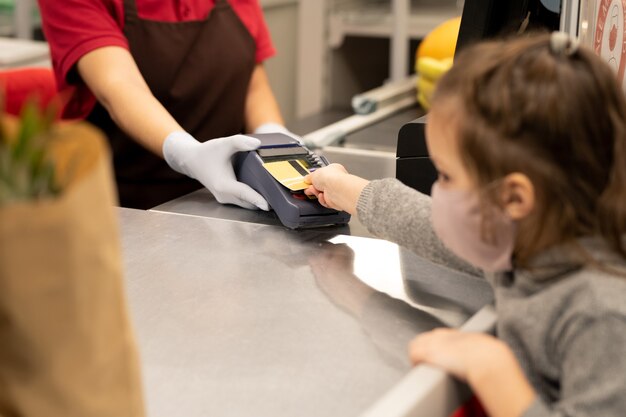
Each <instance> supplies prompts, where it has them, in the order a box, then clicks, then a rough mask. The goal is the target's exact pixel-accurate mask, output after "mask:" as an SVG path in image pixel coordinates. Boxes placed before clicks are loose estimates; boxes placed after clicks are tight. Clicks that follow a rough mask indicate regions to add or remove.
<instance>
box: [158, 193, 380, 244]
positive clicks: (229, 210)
mask: <svg viewBox="0 0 626 417" xmlns="http://www.w3.org/2000/svg"><path fill="white" fill-rule="evenodd" d="M150 211H154V212H161V213H172V214H178V215H183V216H194V217H205V218H215V219H222V220H229V221H234V222H244V223H255V224H263V225H270V226H276V227H280V228H285V227H284V226H283V225H282V224H281V223H280V220H278V216H277V215H276V213H274V212H273V211H269V212H265V211H261V210H255V211H253V210H246V209H243V208H240V207H236V206H231V205H228V206H226V205H223V204H220V203H218V202H217V201H216V200H215V198H214V197H213V195H212V194H211V193H210V192H209V191H208V190H206V189H202V190H198V191H195V192H193V193H190V194H187V195H184V196H182V197H180V198H177V199H175V200H172V201H168V202H167V203H163V204H161V205H159V206H157V207H154V208H152V209H151V210H150ZM285 229H286V228H285ZM316 230H317V232H318V233H322V234H325V235H329V236H335V235H337V234H350V235H355V236H371V234H370V233H369V232H368V231H367V229H366V228H365V227H364V226H363V225H362V224H361V223H359V221H358V220H357V219H355V218H354V216H353V218H352V220H350V223H349V224H348V225H344V226H325V227H321V228H318V229H316Z"/></svg>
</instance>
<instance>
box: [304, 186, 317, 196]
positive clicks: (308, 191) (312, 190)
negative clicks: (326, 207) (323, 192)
mask: <svg viewBox="0 0 626 417" xmlns="http://www.w3.org/2000/svg"><path fill="white" fill-rule="evenodd" d="M319 193H320V191H319V190H318V189H317V188H315V187H313V186H310V187H309V188H306V189H305V190H304V194H306V195H314V196H316V197H317V196H318V195H319Z"/></svg>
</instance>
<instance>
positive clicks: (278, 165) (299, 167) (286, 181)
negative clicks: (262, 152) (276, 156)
mask: <svg viewBox="0 0 626 417" xmlns="http://www.w3.org/2000/svg"><path fill="white" fill-rule="evenodd" d="M263 167H264V168H265V169H266V170H267V172H269V173H270V174H271V175H272V177H274V178H275V179H276V181H278V182H279V183H281V184H282V185H284V186H285V187H287V188H289V189H290V190H291V191H300V190H304V189H306V188H308V187H309V184H307V183H305V182H304V177H306V176H307V175H308V174H309V171H308V170H307V169H306V166H305V165H304V163H303V162H302V161H300V160H299V159H291V160H288V161H275V162H266V163H264V164H263Z"/></svg>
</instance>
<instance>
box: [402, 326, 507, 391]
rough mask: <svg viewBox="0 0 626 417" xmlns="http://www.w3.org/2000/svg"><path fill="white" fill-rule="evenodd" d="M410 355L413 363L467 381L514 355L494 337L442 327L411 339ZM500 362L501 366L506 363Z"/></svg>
mask: <svg viewBox="0 0 626 417" xmlns="http://www.w3.org/2000/svg"><path fill="white" fill-rule="evenodd" d="M409 356H410V357H411V361H412V362H413V363H414V364H415V365H418V364H420V363H426V364H430V365H433V366H436V367H438V368H441V369H443V370H444V371H446V372H448V373H450V374H452V375H454V376H455V377H457V378H459V379H461V380H464V381H467V380H469V379H471V378H472V377H473V376H474V375H476V374H478V373H479V372H483V371H487V370H488V369H492V367H493V366H494V365H495V364H497V363H499V361H507V360H509V359H510V358H512V357H513V354H512V353H511V352H510V349H509V348H508V346H506V345H505V344H504V343H503V342H501V341H500V340H498V339H496V338H495V337H493V336H489V335H486V334H482V333H463V332H460V331H458V330H454V329H445V328H442V329H435V330H433V331H430V332H427V333H423V334H420V335H419V336H417V337H416V338H415V339H413V341H412V342H411V343H410V345H409ZM513 360H514V358H513ZM501 365H502V368H500V369H503V368H504V367H505V366H504V365H505V364H501ZM495 366H496V367H497V368H499V366H498V365H495Z"/></svg>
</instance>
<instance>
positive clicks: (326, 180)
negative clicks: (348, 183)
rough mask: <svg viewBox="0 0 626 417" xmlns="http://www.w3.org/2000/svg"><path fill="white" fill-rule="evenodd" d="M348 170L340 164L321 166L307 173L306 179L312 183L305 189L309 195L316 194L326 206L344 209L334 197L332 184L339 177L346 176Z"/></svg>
mask: <svg viewBox="0 0 626 417" xmlns="http://www.w3.org/2000/svg"><path fill="white" fill-rule="evenodd" d="M347 174H348V171H346V169H345V168H344V167H343V165H340V164H330V165H328V166H327V167H324V168H320V169H317V170H315V171H314V172H312V173H311V174H309V175H307V176H306V177H305V178H304V181H305V182H306V183H308V184H311V186H310V187H309V188H307V189H306V190H304V193H305V194H307V195H314V196H316V197H317V199H318V200H319V202H320V204H321V205H323V206H324V207H328V208H332V209H335V210H344V208H343V207H340V206H339V205H338V204H337V202H336V201H334V199H333V194H334V193H333V191H334V190H333V189H332V188H333V187H332V184H334V183H336V182H337V179H338V177H341V176H345V175H347Z"/></svg>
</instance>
